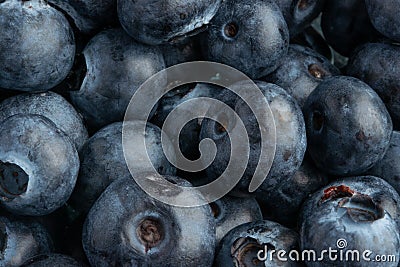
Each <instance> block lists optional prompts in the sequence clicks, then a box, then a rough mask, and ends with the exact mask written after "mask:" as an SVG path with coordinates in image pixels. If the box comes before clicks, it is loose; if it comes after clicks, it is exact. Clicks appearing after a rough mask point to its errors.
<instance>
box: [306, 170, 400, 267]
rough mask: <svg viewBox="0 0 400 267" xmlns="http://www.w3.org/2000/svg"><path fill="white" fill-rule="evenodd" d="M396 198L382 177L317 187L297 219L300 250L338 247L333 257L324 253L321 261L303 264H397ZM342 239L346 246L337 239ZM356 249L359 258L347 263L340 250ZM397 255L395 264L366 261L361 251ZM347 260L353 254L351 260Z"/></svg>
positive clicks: (344, 181)
mask: <svg viewBox="0 0 400 267" xmlns="http://www.w3.org/2000/svg"><path fill="white" fill-rule="evenodd" d="M399 200H400V197H399V195H398V194H397V193H396V191H395V190H394V189H393V188H392V187H391V186H390V185H389V184H388V183H386V182H385V181H383V180H382V179H380V178H376V177H373V176H361V177H350V178H346V179H341V180H338V181H335V182H333V183H332V184H329V185H328V186H326V187H324V188H323V189H320V190H318V191H317V192H316V193H315V194H313V195H312V196H311V198H309V199H308V200H307V201H306V202H305V204H304V207H303V210H302V216H301V217H300V226H301V232H300V239H301V249H302V250H314V251H315V252H316V255H321V251H322V250H325V249H326V250H328V249H329V248H332V249H335V250H337V253H336V254H334V255H336V256H337V257H338V258H337V259H336V260H335V259H333V258H329V257H328V253H325V257H324V260H323V261H312V260H311V261H308V262H307V266H333V265H335V266H397V265H398V261H399V247H400V237H399V228H398V227H399V226H398V218H399V217H398V203H399ZM339 239H345V241H346V242H347V246H343V245H342V243H339V241H338V240H339ZM349 250H358V252H359V253H360V254H359V257H360V259H361V260H360V261H357V260H356V259H357V258H355V259H353V260H349V261H347V262H346V259H345V258H344V257H343V259H342V260H341V259H340V258H339V254H340V252H339V251H342V253H343V255H348V254H347V253H346V251H349ZM365 250H370V251H371V252H372V253H371V254H370V255H369V257H370V258H371V259H374V256H375V255H376V254H380V255H395V257H396V262H384V263H382V262H381V263H378V262H373V261H372V262H367V261H364V260H363V259H362V253H363V252H364V251H365ZM350 259H351V258H350Z"/></svg>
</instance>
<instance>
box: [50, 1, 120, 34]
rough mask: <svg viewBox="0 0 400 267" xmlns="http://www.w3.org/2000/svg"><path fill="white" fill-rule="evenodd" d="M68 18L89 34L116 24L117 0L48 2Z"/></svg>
mask: <svg viewBox="0 0 400 267" xmlns="http://www.w3.org/2000/svg"><path fill="white" fill-rule="evenodd" d="M49 3H51V4H53V5H55V6H57V7H58V8H60V9H61V10H63V12H65V13H66V14H68V16H70V17H71V18H72V20H73V22H74V24H75V26H76V27H77V28H78V29H79V30H80V31H81V32H83V33H86V34H89V33H93V32H95V31H98V30H100V29H101V28H103V27H106V26H107V25H114V24H116V22H118V16H117V0H102V1H98V0H49Z"/></svg>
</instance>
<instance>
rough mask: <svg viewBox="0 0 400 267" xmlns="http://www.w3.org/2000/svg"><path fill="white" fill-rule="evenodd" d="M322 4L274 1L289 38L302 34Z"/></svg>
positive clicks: (316, 0) (317, 0)
mask: <svg viewBox="0 0 400 267" xmlns="http://www.w3.org/2000/svg"><path fill="white" fill-rule="evenodd" d="M328 1H329V0H328ZM324 2H325V0H276V3H277V4H278V6H279V8H280V9H281V11H282V14H283V16H284V17H285V20H286V23H287V25H288V27H289V33H290V37H294V36H296V35H297V34H299V33H300V32H302V31H303V30H304V28H306V27H307V26H308V25H309V24H311V22H312V21H313V19H315V18H316V17H318V15H319V14H320V13H321V10H322V7H323V6H324Z"/></svg>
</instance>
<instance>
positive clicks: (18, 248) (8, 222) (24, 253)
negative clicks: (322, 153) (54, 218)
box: [0, 215, 53, 267]
mask: <svg viewBox="0 0 400 267" xmlns="http://www.w3.org/2000/svg"><path fill="white" fill-rule="evenodd" d="M0 245H1V246H0V255H1V257H0V265H1V266H8V267H19V266H21V264H22V263H24V262H25V261H26V260H27V259H29V258H30V257H33V256H35V255H38V254H42V253H48V252H51V251H52V250H53V243H52V240H51V238H50V235H49V233H48V232H47V230H46V229H45V228H44V227H43V226H42V225H41V224H39V223H37V222H35V221H33V220H30V219H22V218H14V217H12V216H10V215H8V216H6V217H5V216H2V217H0Z"/></svg>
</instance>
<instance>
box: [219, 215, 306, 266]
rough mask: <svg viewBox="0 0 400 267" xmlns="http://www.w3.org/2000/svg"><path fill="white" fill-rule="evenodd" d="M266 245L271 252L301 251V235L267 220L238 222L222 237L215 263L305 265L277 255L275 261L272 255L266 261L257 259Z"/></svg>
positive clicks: (229, 264)
mask: <svg viewBox="0 0 400 267" xmlns="http://www.w3.org/2000/svg"><path fill="white" fill-rule="evenodd" d="M265 247H267V250H268V251H271V250H275V251H279V250H285V251H287V252H289V251H291V250H297V251H298V248H299V235H298V233H296V232H295V231H293V230H291V229H288V228H286V227H284V226H282V225H280V224H278V223H275V222H272V221H267V220H264V221H256V222H250V223H245V224H242V225H239V226H237V227H235V228H234V229H232V230H231V231H229V232H228V233H227V234H226V236H225V237H224V238H223V239H222V240H221V242H220V244H219V246H218V247H217V253H216V256H215V261H214V266H215V267H235V266H254V267H255V266H302V265H301V264H300V263H297V262H293V261H290V260H288V261H287V262H284V261H279V259H277V257H276V254H275V255H274V257H273V258H272V261H270V260H269V256H268V259H267V260H266V261H260V260H258V259H257V254H258V252H259V251H260V250H265ZM263 255H264V254H262V255H261V256H263Z"/></svg>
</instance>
